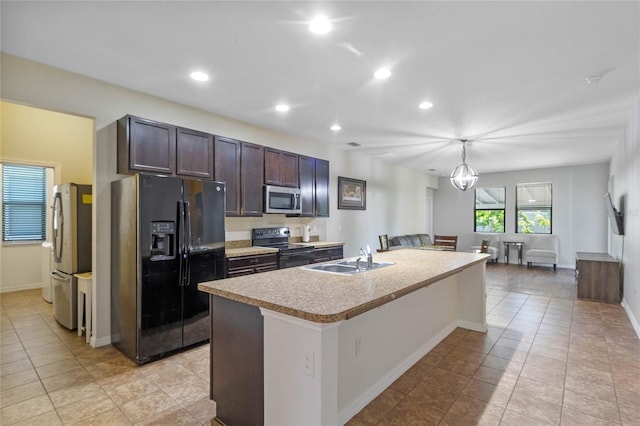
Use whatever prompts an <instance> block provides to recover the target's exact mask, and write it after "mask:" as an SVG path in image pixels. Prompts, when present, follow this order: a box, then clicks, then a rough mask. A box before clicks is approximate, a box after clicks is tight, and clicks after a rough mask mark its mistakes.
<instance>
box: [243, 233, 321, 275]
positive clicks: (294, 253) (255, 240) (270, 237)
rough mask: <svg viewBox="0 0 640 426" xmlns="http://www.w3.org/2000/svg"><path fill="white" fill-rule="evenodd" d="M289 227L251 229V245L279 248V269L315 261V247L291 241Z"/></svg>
mask: <svg viewBox="0 0 640 426" xmlns="http://www.w3.org/2000/svg"><path fill="white" fill-rule="evenodd" d="M290 235H291V233H290V231H289V228H288V227H286V226H284V227H280V228H255V229H253V230H252V231H251V245H252V246H260V247H271V248H277V249H278V269H284V268H292V267H294V266H302V265H309V264H310V263H313V257H314V252H315V248H314V247H313V246H309V245H302V244H295V243H293V244H292V243H289V236H290Z"/></svg>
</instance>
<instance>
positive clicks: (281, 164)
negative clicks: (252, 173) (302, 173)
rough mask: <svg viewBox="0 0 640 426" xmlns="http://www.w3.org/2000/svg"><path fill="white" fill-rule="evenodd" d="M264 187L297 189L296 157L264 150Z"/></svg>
mask: <svg viewBox="0 0 640 426" xmlns="http://www.w3.org/2000/svg"><path fill="white" fill-rule="evenodd" d="M264 183H265V185H278V186H289V187H293V188H297V187H298V155H297V154H292V153H290V152H284V151H280V150H277V149H273V148H265V149H264Z"/></svg>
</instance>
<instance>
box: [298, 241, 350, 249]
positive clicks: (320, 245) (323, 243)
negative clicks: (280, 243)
mask: <svg viewBox="0 0 640 426" xmlns="http://www.w3.org/2000/svg"><path fill="white" fill-rule="evenodd" d="M294 244H297V245H300V246H305V247H315V248H325V247H340V246H343V245H344V241H311V242H308V243H294Z"/></svg>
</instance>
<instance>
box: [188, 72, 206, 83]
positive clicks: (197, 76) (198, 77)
mask: <svg viewBox="0 0 640 426" xmlns="http://www.w3.org/2000/svg"><path fill="white" fill-rule="evenodd" d="M191 78H192V79H194V80H195V81H207V80H209V76H208V75H207V74H206V73H203V72H202V71H194V72H192V73H191Z"/></svg>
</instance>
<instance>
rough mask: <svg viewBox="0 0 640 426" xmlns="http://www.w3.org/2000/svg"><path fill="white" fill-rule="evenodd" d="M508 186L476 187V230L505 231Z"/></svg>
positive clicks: (474, 228) (474, 227)
mask: <svg viewBox="0 0 640 426" xmlns="http://www.w3.org/2000/svg"><path fill="white" fill-rule="evenodd" d="M506 192H507V190H506V188H505V187H503V186H499V187H496V188H476V205H475V223H474V226H473V230H474V231H475V232H504V200H505V195H506Z"/></svg>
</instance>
